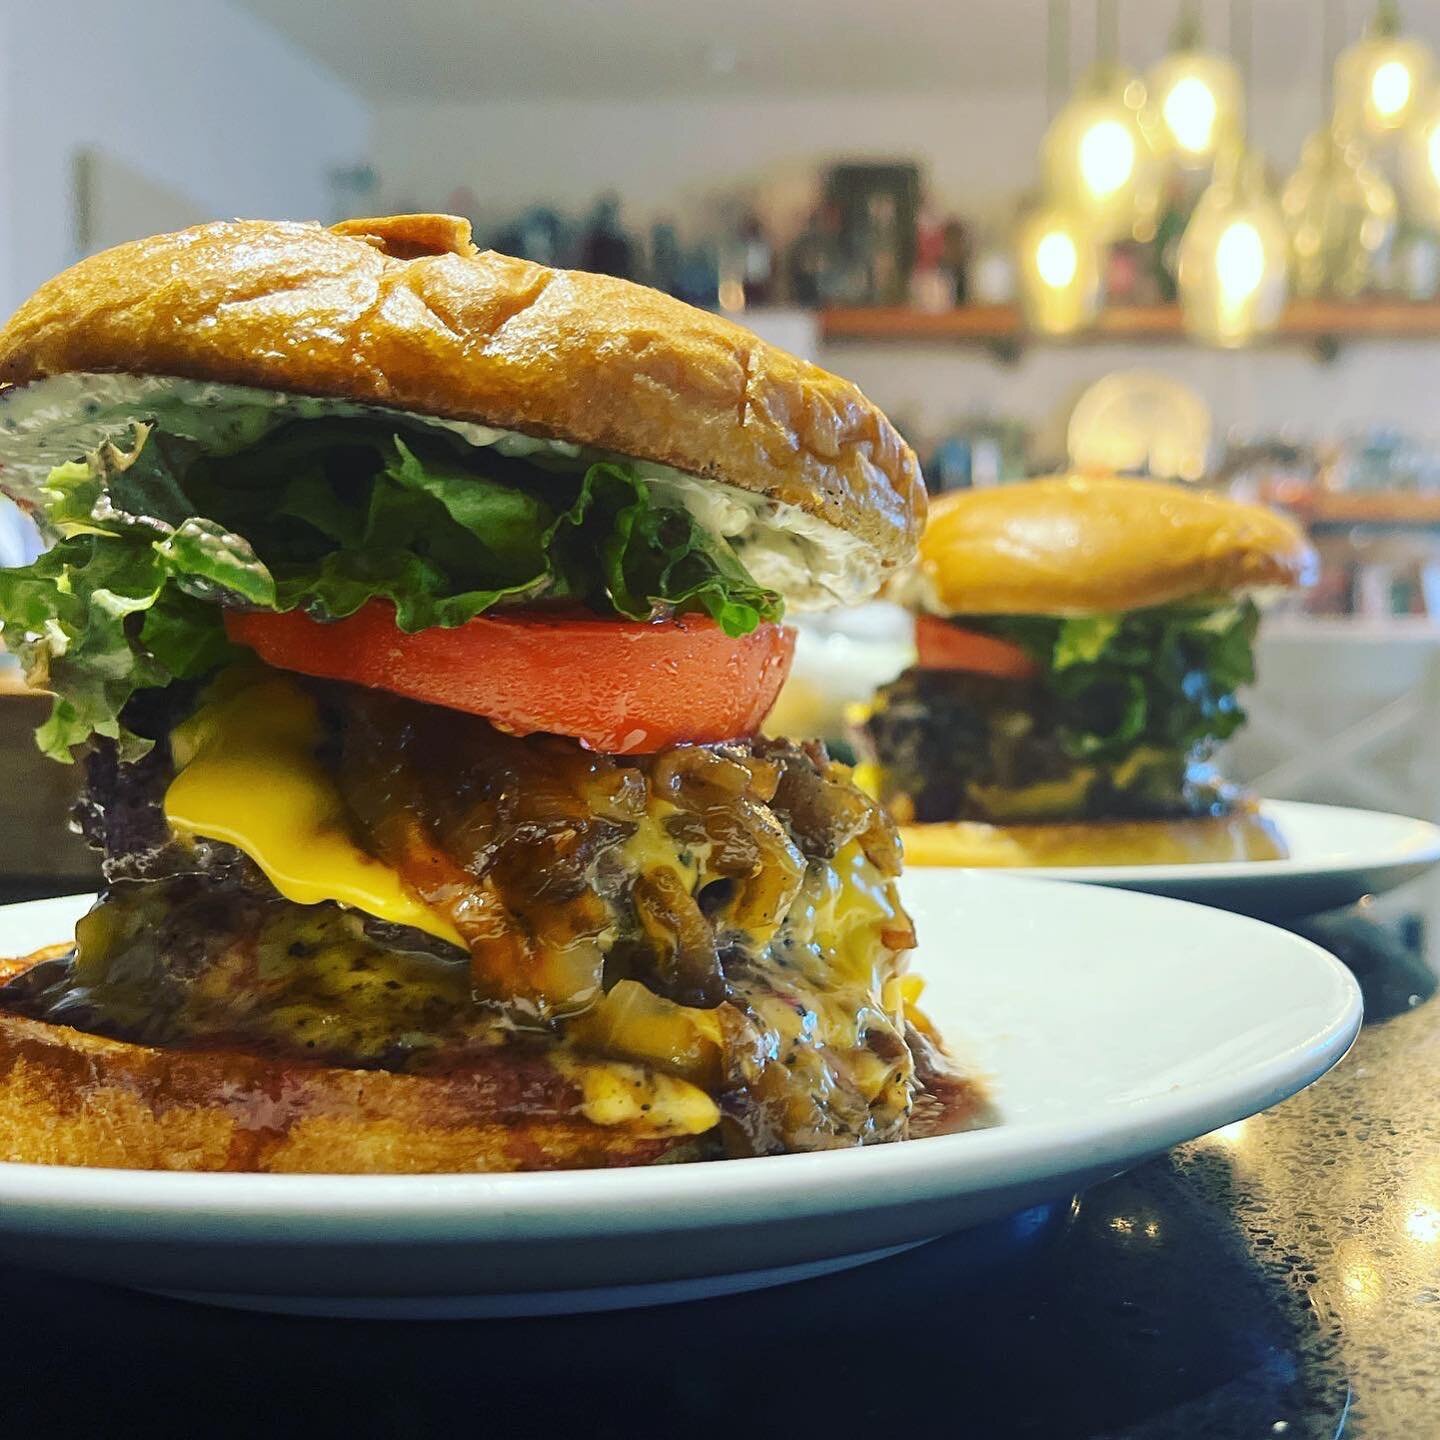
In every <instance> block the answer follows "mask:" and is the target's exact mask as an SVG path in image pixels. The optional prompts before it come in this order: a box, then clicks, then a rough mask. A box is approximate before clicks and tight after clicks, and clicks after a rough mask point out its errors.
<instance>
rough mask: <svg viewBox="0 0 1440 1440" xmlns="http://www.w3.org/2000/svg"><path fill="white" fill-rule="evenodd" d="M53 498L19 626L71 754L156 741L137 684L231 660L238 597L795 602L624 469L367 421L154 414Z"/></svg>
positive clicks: (0, 622)
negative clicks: (230, 440)
mask: <svg viewBox="0 0 1440 1440" xmlns="http://www.w3.org/2000/svg"><path fill="white" fill-rule="evenodd" d="M42 498H43V500H44V502H45V505H46V510H45V515H44V519H45V520H46V522H47V524H48V526H49V528H50V530H51V532H52V533H54V534H57V535H59V536H60V537H61V538H60V539H59V540H58V542H57V543H56V544H55V546H54V547H53V548H52V549H51V550H49V551H48V552H46V554H44V555H42V556H41V557H40V558H39V559H38V560H37V561H36V562H35V563H34V564H33V565H30V566H27V567H24V568H23V569H19V570H12V571H3V572H0V628H3V631H4V637H5V643H6V645H7V647H8V648H10V649H12V650H13V651H15V652H16V653H17V654H18V655H19V656H20V658H21V660H22V662H23V663H24V664H25V666H26V669H27V672H28V673H29V674H30V675H31V677H32V679H33V680H34V681H35V682H36V683H40V684H45V685H48V686H49V688H51V689H52V690H53V691H54V692H55V695H56V700H55V705H54V708H53V711H52V714H51V718H50V720H49V721H48V722H47V723H46V725H45V727H44V728H43V729H42V731H41V732H40V734H39V736H38V737H37V738H38V739H39V742H40V744H41V748H42V749H44V750H45V752H46V753H47V754H49V755H52V756H54V757H55V758H56V759H68V758H69V755H70V750H71V748H72V747H73V746H74V745H76V744H79V743H81V742H83V741H84V740H86V739H87V738H88V737H89V736H90V735H92V734H95V735H103V736H108V737H111V738H113V739H115V740H117V741H118V742H119V743H120V745H121V749H122V753H123V754H125V755H126V756H133V755H136V754H139V753H142V751H143V749H144V748H145V745H146V742H145V741H143V740H141V739H139V738H138V737H136V736H133V735H131V734H129V733H128V732H127V731H126V730H125V728H124V726H123V724H122V722H121V712H122V711H123V710H124V707H125V705H126V703H127V702H128V700H129V698H130V696H131V695H133V694H134V693H135V691H136V690H139V689H144V688H148V687H154V686H162V685H166V684H169V683H170V682H171V681H173V680H176V679H186V678H192V677H195V676H198V675H203V674H205V673H207V672H208V671H209V670H211V669H213V668H215V667H216V666H217V665H219V664H222V663H224V661H225V660H226V659H227V658H228V657H229V656H230V655H231V654H232V653H233V652H232V651H231V650H230V647H229V645H228V643H227V641H226V639H225V632H224V626H223V619H222V614H223V608H224V607H227V606H229V607H238V608H245V609H264V610H277V611H284V610H294V609H302V610H304V611H305V612H306V613H307V614H310V615H312V616H314V617H315V618H317V619H319V620H322V621H327V620H337V619H342V618H343V617H345V616H347V615H351V614H353V613H354V612H355V611H356V610H358V609H360V607H361V606H363V605H365V604H367V603H369V602H370V601H372V600H375V599H384V600H388V601H390V602H391V603H393V604H394V606H395V610H396V621H397V624H398V625H399V626H400V628H401V629H403V630H406V631H411V632H413V631H416V630H422V629H426V628H429V627H432V626H455V625H462V624H464V623H465V622H466V621H467V620H470V619H472V618H473V617H475V616H476V615H479V614H482V613H483V612H485V611H487V610H489V609H491V608H493V607H495V606H497V605H505V604H517V603H525V602H531V601H535V600H541V599H543V600H545V601H547V602H570V603H575V604H579V605H582V606H586V607H589V608H590V609H593V610H595V611H598V612H599V613H602V614H617V615H622V616H626V617H628V618H631V619H636V620H648V619H651V618H655V617H657V616H663V615H667V614H672V613H677V612H685V611H702V612H704V613H706V614H708V615H710V616H712V617H713V618H714V619H715V620H716V621H717V622H718V623H719V624H720V625H722V626H723V627H724V628H725V630H726V631H727V633H729V634H731V635H741V634H745V633H747V632H749V631H750V630H753V629H754V628H755V626H756V625H758V624H760V623H761V621H763V620H773V619H778V618H779V616H780V614H781V605H780V601H779V597H778V596H776V595H775V594H774V593H773V592H771V591H769V590H766V589H764V588H763V587H761V586H759V585H757V584H756V583H755V581H754V580H753V579H751V577H750V575H749V574H748V573H747V571H746V570H745V567H744V566H743V565H742V564H741V562H740V561H739V559H738V558H737V557H736V556H735V554H734V552H733V551H732V550H731V549H730V548H729V546H728V545H727V544H726V543H725V541H724V540H723V539H721V538H719V537H716V536H712V535H709V534H707V533H706V532H705V531H704V530H703V529H701V527H700V526H699V525H698V524H697V523H696V521H695V520H694V519H693V517H691V516H690V515H689V513H688V512H686V511H684V510H682V509H679V508H674V507H669V506H663V505H660V504H658V503H657V502H656V501H655V499H654V497H653V492H652V491H651V490H650V488H649V487H648V486H647V485H646V484H645V483H644V482H643V481H642V480H641V479H640V478H639V476H638V475H636V474H635V473H634V471H633V470H632V469H631V468H630V467H628V466H626V465H623V464H619V463H608V462H607V463H599V464H593V465H590V466H589V467H588V468H587V469H586V470H585V471H584V472H583V473H578V472H575V471H571V472H568V473H567V472H564V471H562V470H560V469H558V468H556V467H555V466H553V465H550V466H542V465H540V464H532V463H529V462H525V461H520V460H515V459H511V458H507V457H505V456H502V455H499V454H494V453H492V452H477V451H475V450H473V449H471V448H470V447H468V446H465V445H463V443H462V442H459V441H451V440H437V439H436V438H435V437H434V436H426V437H425V438H424V439H423V441H422V440H421V439H420V438H418V437H416V438H414V439H413V440H412V441H407V440H406V439H405V438H402V437H401V436H398V435H396V434H394V433H393V430H391V429H390V428H389V427H383V428H382V427H379V426H377V425H375V424H374V423H371V422H368V421H361V420H315V421H305V422H299V423H296V424H292V425H289V426H285V427H282V428H281V429H278V430H275V431H273V432H271V433H270V434H269V435H267V436H266V437H264V438H263V439H261V440H260V441H259V442H258V443H256V444H253V445H251V446H250V447H248V448H246V449H243V450H240V451H237V452H235V453H233V454H223V455H217V454H215V453H213V452H210V451H208V450H207V449H206V448H205V447H203V446H201V445H199V444H198V443H196V442H194V441H189V440H184V439H180V438H177V437H175V436H167V435H165V434H163V433H162V432H160V431H156V430H153V429H151V428H150V427H147V426H144V425H137V426H136V429H135V435H134V442H133V445H132V446H130V447H129V448H126V447H121V446H116V445H112V444H107V445H105V446H104V447H102V449H101V450H100V451H99V452H97V453H96V454H94V455H91V456H89V457H87V458H86V460H85V461H83V462H82V461H72V462H68V463H66V464H64V465H60V466H57V467H56V468H55V469H54V470H53V471H52V472H51V474H50V476H49V478H48V481H47V483H46V485H45V486H44V488H43V490H42Z"/></svg>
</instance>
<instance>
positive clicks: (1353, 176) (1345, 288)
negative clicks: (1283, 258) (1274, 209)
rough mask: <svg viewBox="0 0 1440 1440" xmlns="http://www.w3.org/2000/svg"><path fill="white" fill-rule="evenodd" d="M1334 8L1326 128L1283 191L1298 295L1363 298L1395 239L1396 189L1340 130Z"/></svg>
mask: <svg viewBox="0 0 1440 1440" xmlns="http://www.w3.org/2000/svg"><path fill="white" fill-rule="evenodd" d="M1337 32H1338V16H1337V14H1336V6H1335V5H1334V4H1333V3H1328V4H1327V5H1326V6H1325V33H1324V43H1323V53H1322V55H1321V60H1320V64H1321V90H1322V92H1323V94H1324V108H1325V114H1326V119H1327V124H1326V125H1325V126H1324V127H1323V128H1321V129H1319V130H1317V131H1316V132H1315V133H1314V134H1313V135H1312V136H1311V137H1310V138H1309V139H1308V140H1307V141H1306V142H1305V146H1304V148H1303V149H1302V151H1301V152H1300V164H1299V166H1298V167H1297V168H1296V170H1295V173H1294V174H1293V175H1291V177H1290V178H1289V180H1287V181H1286V182H1285V188H1284V189H1283V190H1282V191H1281V192H1280V209H1281V211H1282V212H1283V213H1284V216H1285V226H1286V229H1287V230H1288V231H1289V234H1290V287H1291V289H1292V290H1293V291H1294V293H1295V294H1296V295H1303V296H1307V297H1309V296H1314V295H1321V294H1332V295H1341V296H1344V297H1346V298H1347V299H1351V298H1353V297H1354V296H1356V295H1359V294H1360V293H1361V292H1362V291H1364V290H1365V288H1366V287H1367V286H1368V285H1369V283H1370V281H1371V279H1372V278H1373V277H1374V274H1375V268H1376V265H1377V263H1378V262H1379V260H1380V259H1381V257H1382V256H1383V254H1384V252H1385V250H1386V249H1387V248H1388V246H1389V244H1390V242H1391V241H1392V240H1393V239H1394V237H1395V222H1396V213H1397V208H1398V207H1397V206H1396V203H1395V190H1394V187H1393V186H1392V185H1391V184H1390V182H1389V181H1388V180H1387V179H1386V178H1385V176H1384V175H1382V174H1381V173H1380V172H1379V171H1378V170H1377V169H1375V167H1374V166H1372V165H1371V164H1369V163H1368V160H1367V157H1366V153H1365V148H1364V146H1363V145H1362V144H1361V142H1360V141H1359V140H1358V139H1357V138H1356V137H1355V136H1354V134H1353V133H1352V134H1345V133H1342V132H1341V131H1339V130H1337V129H1336V128H1335V124H1334V120H1333V106H1334V95H1333V92H1332V90H1331V88H1330V77H1331V76H1332V75H1333V73H1334V70H1333V68H1332V64H1331V59H1330V57H1331V56H1332V55H1334V53H1335V48H1336V45H1337V43H1338V33H1337Z"/></svg>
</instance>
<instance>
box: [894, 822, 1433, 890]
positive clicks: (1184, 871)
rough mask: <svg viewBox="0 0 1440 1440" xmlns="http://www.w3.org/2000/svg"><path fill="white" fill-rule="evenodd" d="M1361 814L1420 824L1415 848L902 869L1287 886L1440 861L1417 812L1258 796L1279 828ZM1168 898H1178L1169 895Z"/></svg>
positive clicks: (1104, 881) (1097, 881) (1095, 881)
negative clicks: (1304, 856) (1323, 855)
mask: <svg viewBox="0 0 1440 1440" xmlns="http://www.w3.org/2000/svg"><path fill="white" fill-rule="evenodd" d="M1297 811H1299V812H1303V813H1305V814H1307V815H1311V816H1313V815H1317V814H1319V813H1322V812H1323V813H1325V814H1329V815H1360V816H1364V817H1365V818H1366V819H1367V820H1368V819H1383V820H1403V821H1405V822H1407V823H1408V824H1411V825H1415V826H1417V827H1419V829H1418V832H1417V840H1416V844H1415V848H1414V849H1413V850H1407V851H1405V852H1404V853H1403V854H1398V855H1396V854H1390V855H1385V856H1383V857H1379V858H1376V857H1373V856H1372V857H1369V858H1367V857H1365V856H1363V855H1357V856H1353V857H1351V858H1348V859H1347V858H1345V857H1343V856H1342V857H1340V858H1337V859H1332V860H1324V861H1304V860H1297V859H1295V858H1294V857H1289V858H1287V859H1284V860H1197V861H1190V862H1187V863H1185V864H1168V865H1035V866H1023V865H994V866H954V867H949V866H943V865H911V864H907V865H906V867H905V868H906V870H945V869H964V870H969V871H972V872H978V873H983V874H990V875H1004V876H1011V877H1016V878H1024V879H1027V880H1040V881H1053V882H1056V883H1073V882H1076V881H1079V882H1081V883H1083V884H1087V885H1126V884H1131V883H1136V882H1145V883H1147V884H1151V885H1187V886H1192V885H1193V886H1195V887H1197V888H1198V887H1199V886H1202V885H1206V884H1210V883H1215V884H1225V885H1231V884H1248V883H1253V884H1257V885H1259V884H1270V883H1276V884H1285V883H1287V882H1294V881H1310V880H1324V879H1339V878H1341V877H1343V876H1346V875H1354V874H1358V873H1360V872H1361V871H1367V872H1372V873H1374V872H1382V873H1383V872H1391V871H1397V870H1405V871H1409V870H1411V869H1415V868H1416V867H1419V868H1418V871H1417V873H1419V872H1420V871H1424V870H1427V869H1430V868H1431V867H1433V866H1435V865H1440V825H1437V824H1435V823H1434V822H1433V821H1431V820H1423V819H1421V818H1420V816H1418V815H1403V814H1401V813H1400V812H1398V811H1392V810H1366V809H1363V808H1361V807H1359V806H1355V805H1322V804H1320V803H1318V802H1316V801H1311V800H1261V802H1260V814H1261V815H1262V817H1263V818H1265V819H1267V820H1270V821H1272V822H1274V823H1275V824H1276V825H1278V826H1281V827H1282V828H1283V825H1284V820H1285V817H1286V815H1287V814H1294V813H1295V812H1297ZM1171 898H1177V899H1178V898H1180V897H1179V896H1173V897H1171Z"/></svg>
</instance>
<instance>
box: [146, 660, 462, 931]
mask: <svg viewBox="0 0 1440 1440" xmlns="http://www.w3.org/2000/svg"><path fill="white" fill-rule="evenodd" d="M320 736H321V728H320V717H319V712H318V711H317V709H316V706H315V702H314V701H313V700H312V699H311V698H310V697H309V696H308V695H307V694H305V692H304V691H303V690H301V689H300V688H299V686H297V685H294V684H292V683H291V682H290V681H289V680H287V679H285V678H284V677H283V676H279V675H273V676H268V677H266V678H264V679H261V680H259V681H257V682H255V683H252V684H247V685H244V686H243V687H242V688H239V689H238V690H234V691H232V693H229V694H224V693H220V694H218V695H217V696H216V697H215V698H214V699H212V700H211V701H210V702H209V703H208V704H206V705H204V706H202V707H201V709H200V710H198V711H197V712H196V713H195V714H194V715H193V716H191V717H190V719H189V720H187V721H186V722H185V723H184V724H183V725H181V726H179V727H178V728H177V729H176V730H175V731H174V732H173V734H172V735H171V740H170V744H171V750H172V753H173V754H174V758H175V764H176V768H177V769H178V771H179V773H178V774H177V775H176V777H175V779H174V780H173V781H172V782H171V784H170V788H169V789H168V790H167V791H166V793H165V818H166V819H167V820H168V821H169V823H170V828H171V829H172V830H174V831H175V832H176V834H179V835H185V836H192V837H201V838H204V839H206V840H221V841H224V842H225V843H226V844H229V845H233V846H235V848H236V849H237V850H242V851H244V853H245V854H246V855H248V856H249V857H250V858H251V859H252V860H253V861H254V862H255V863H256V864H257V865H258V866H259V867H260V868H261V870H263V871H264V872H265V875H266V878H267V879H268V880H269V881H270V883H271V884H272V885H273V886H274V887H275V888H276V889H277V890H278V891H279V892H280V893H281V894H282V895H283V896H285V898H286V899H287V900H293V901H295V903H296V904H298V905H318V904H319V903H320V902H322V901H325V900H334V901H337V902H338V903H339V904H341V905H347V906H350V907H351V908H352V909H355V910H363V911H364V912H365V913H366V914H367V915H374V916H375V917H376V918H377V919H380V920H388V921H390V922H392V923H393V924H396V925H413V926H414V927H415V928H416V929H417V930H424V931H425V932H426V933H427V934H430V935H438V936H439V937H440V938H441V939H442V940H450V941H453V942H454V943H455V944H456V945H460V946H464V943H465V942H464V941H463V940H462V939H461V938H460V935H459V932H458V931H457V930H456V929H455V928H454V926H452V925H451V924H450V922H449V921H448V920H446V919H445V917H444V916H442V915H440V914H439V913H437V912H436V911H434V910H432V909H430V907H429V906H427V905H424V904H422V903H421V902H420V901H419V900H416V899H415V898H414V897H413V896H411V895H410V894H409V893H407V891H406V890H405V889H404V887H403V886H402V885H401V883H400V877H399V876H398V875H397V874H396V873H395V872H394V871H393V870H392V869H390V867H389V866H387V865H384V864H381V863H380V862H379V861H378V860H375V859H374V858H373V857H371V856H369V855H367V854H366V853H365V852H364V851H363V850H362V849H361V848H360V847H359V846H358V845H357V844H356V843H355V841H354V840H353V839H352V838H351V834H350V830H349V825H348V823H347V820H346V815H345V806H344V802H343V801H342V800H341V798H340V794H339V792H338V791H337V790H336V788H335V785H334V783H333V781H332V780H331V779H330V776H329V775H328V773H327V772H326V770H325V768H324V767H323V766H322V765H321V764H320V762H319V761H318V760H317V759H316V758H315V751H316V747H317V745H318V743H319V740H320Z"/></svg>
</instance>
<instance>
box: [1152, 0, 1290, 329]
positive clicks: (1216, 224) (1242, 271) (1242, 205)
mask: <svg viewBox="0 0 1440 1440" xmlns="http://www.w3.org/2000/svg"><path fill="white" fill-rule="evenodd" d="M1251 18H1252V17H1251V11H1250V4H1249V0H1245V3H1244V4H1243V5H1241V4H1238V3H1237V5H1236V6H1235V7H1234V8H1233V9H1232V10H1231V12H1230V32H1231V33H1230V49H1231V51H1232V52H1233V53H1234V55H1235V57H1236V60H1237V62H1238V64H1239V67H1240V74H1241V77H1242V82H1243V83H1242V89H1247V90H1248V87H1249V81H1250V33H1251ZM1288 248H1289V247H1288V243H1287V237H1286V234H1285V221H1284V219H1283V217H1282V215H1281V213H1280V207H1279V205H1278V204H1276V202H1275V198H1274V196H1273V195H1271V193H1270V187H1269V185H1268V183H1267V182H1266V178H1265V163H1264V161H1263V160H1262V159H1261V157H1260V156H1259V155H1257V154H1255V153H1254V152H1252V151H1247V150H1246V149H1245V147H1244V145H1243V144H1242V143H1240V142H1238V141H1237V142H1236V143H1234V144H1232V145H1231V146H1229V147H1228V148H1227V149H1226V150H1224V151H1222V152H1221V153H1220V154H1219V155H1218V156H1217V157H1216V160H1215V175H1214V178H1213V179H1212V180H1211V182H1210V184H1209V185H1208V186H1207V187H1206V189H1205V193H1204V194H1203V195H1201V197H1200V199H1199V201H1198V203H1197V204H1196V206H1195V210H1194V213H1193V214H1192V215H1191V216H1190V223H1189V224H1188V225H1187V226H1186V227H1185V233H1184V235H1182V236H1181V237H1180V266H1179V276H1178V281H1179V287H1178V288H1179V291H1180V312H1181V318H1182V319H1183V321H1184V323H1185V329H1186V330H1187V331H1188V332H1189V333H1190V334H1191V335H1193V336H1194V337H1195V338H1196V339H1198V340H1205V341H1208V342H1209V343H1210V344H1212V345H1225V346H1236V345H1244V344H1245V343H1246V342H1247V341H1248V340H1250V339H1251V338H1252V337H1253V336H1255V335H1257V334H1259V333H1260V332H1261V331H1264V330H1269V329H1271V328H1272V327H1273V326H1274V325H1275V323H1276V321H1278V320H1279V318H1280V312H1281V310H1282V309H1283V308H1284V305H1285V291H1286V270H1287V251H1288Z"/></svg>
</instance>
